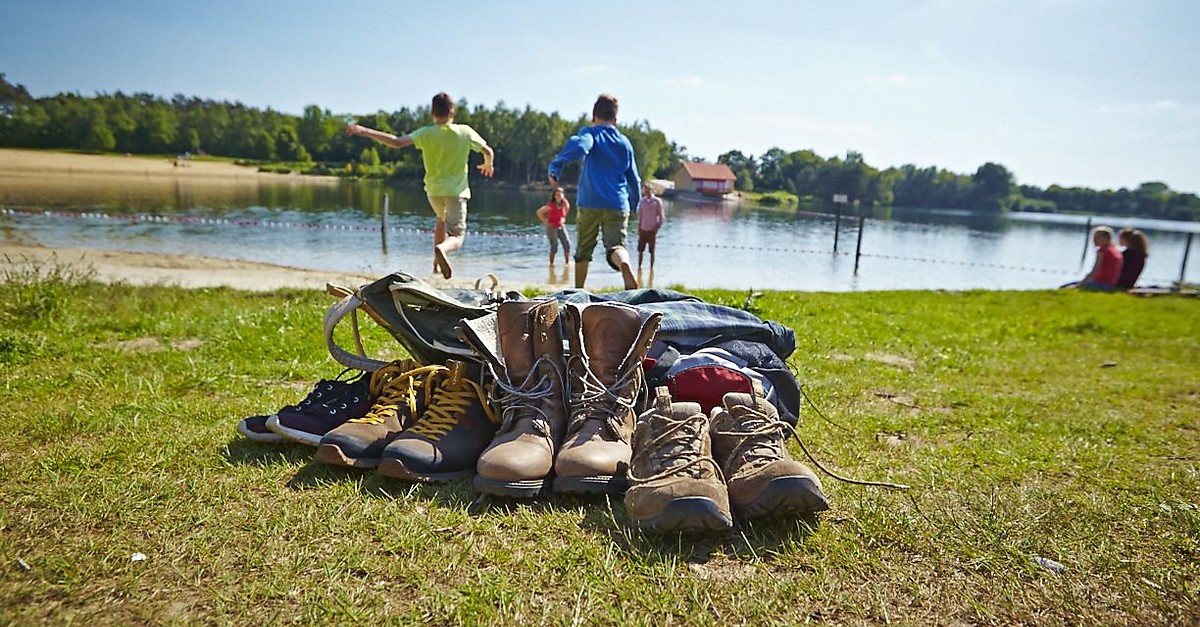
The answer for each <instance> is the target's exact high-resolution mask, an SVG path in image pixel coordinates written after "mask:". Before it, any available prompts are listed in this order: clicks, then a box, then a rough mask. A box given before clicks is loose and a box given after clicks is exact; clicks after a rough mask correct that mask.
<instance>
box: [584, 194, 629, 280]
mask: <svg viewBox="0 0 1200 627" xmlns="http://www.w3.org/2000/svg"><path fill="white" fill-rule="evenodd" d="M628 222H629V211H617V210H616V209H586V208H583V207H580V209H579V211H578V213H577V214H576V223H575V240H576V241H575V261H576V262H579V261H590V260H591V259H592V253H593V252H595V250H596V241H597V239H599V238H600V237H601V236H602V237H603V242H604V260H605V261H607V262H608V265H610V266H611V265H612V259H610V257H611V255H610V254H609V253H611V252H612V250H613V249H614V248H617V247H618V246H619V247H621V248H625V235H626V233H625V230H626V224H627V223H628Z"/></svg>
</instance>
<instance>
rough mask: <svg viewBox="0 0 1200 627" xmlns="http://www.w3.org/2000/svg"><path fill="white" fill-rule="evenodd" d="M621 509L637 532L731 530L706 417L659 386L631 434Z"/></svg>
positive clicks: (727, 502) (731, 524) (727, 504)
mask: <svg viewBox="0 0 1200 627" xmlns="http://www.w3.org/2000/svg"><path fill="white" fill-rule="evenodd" d="M625 510H626V511H627V512H629V518H630V519H632V520H633V524H634V525H636V526H637V527H638V528H639V529H645V530H647V531H653V532H655V533H670V532H679V531H724V530H726V529H729V528H730V527H732V526H733V518H732V517H731V516H730V514H729V495H728V493H727V492H726V489H725V481H724V480H723V479H722V477H721V469H720V468H719V467H718V466H717V462H716V461H714V460H713V457H712V442H711V440H710V435H709V426H708V416H705V415H704V411H703V410H702V409H700V404H699V403H682V402H681V403H672V402H671V394H670V392H669V391H668V390H667V388H666V387H665V386H664V387H659V388H657V389H656V390H655V404H654V407H653V408H651V409H650V410H649V411H647V412H646V413H644V414H642V415H641V417H640V418H638V424H637V428H636V429H635V430H634V432H633V460H632V461H631V463H630V468H629V491H628V492H626V493H625Z"/></svg>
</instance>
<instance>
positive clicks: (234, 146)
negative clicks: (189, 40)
mask: <svg viewBox="0 0 1200 627" xmlns="http://www.w3.org/2000/svg"><path fill="white" fill-rule="evenodd" d="M350 121H354V122H358V123H359V124H365V125H367V126H371V127H373V128H378V129H381V130H385V131H389V132H395V133H398V134H399V133H404V132H407V131H410V130H413V129H416V128H418V127H420V126H423V125H426V124H430V123H432V119H431V118H430V115H429V107H428V105H425V106H419V107H416V108H408V107H405V108H402V109H399V110H397V111H392V112H385V111H378V112H376V113H372V114H366V115H348V114H334V113H331V112H330V111H329V110H328V109H322V108H320V107H319V106H316V105H310V106H309V107H307V108H305V110H304V113H303V114H302V115H299V116H297V115H291V114H286V113H281V112H278V111H274V110H271V109H270V108H268V109H266V110H261V109H256V108H252V107H247V106H245V105H243V104H241V103H238V102H232V103H231V102H226V101H216V100H205V99H201V98H196V97H190V98H189V97H186V96H183V95H181V94H177V95H175V96H174V97H172V98H171V99H169V100H168V99H165V98H162V97H159V96H155V95H152V94H146V93H135V94H131V95H126V94H123V93H121V92H117V93H114V94H99V95H96V96H93V97H83V96H81V95H79V94H71V93H63V94H58V95H56V96H50V97H46V98H34V97H32V96H30V94H29V92H28V91H27V90H26V89H25V87H24V86H22V85H19V84H13V83H9V82H8V80H7V79H6V78H5V75H4V74H0V146H3V147H11V148H46V149H60V150H83V151H91V152H98V153H104V152H117V153H132V154H151V155H175V154H182V153H191V154H197V155H202V154H203V155H213V156H219V157H229V158H235V159H241V160H245V161H250V162H255V163H259V164H260V165H262V167H264V168H265V169H274V170H291V171H299V172H304V173H311V174H339V175H348V176H360V177H373V178H387V179H400V180H408V181H417V180H420V177H421V173H422V168H421V160H420V155H419V154H418V153H417V151H415V150H396V149H392V148H387V147H384V146H381V145H378V144H374V143H373V142H370V141H369V140H366V139H362V138H352V137H348V136H346V134H345V133H344V132H343V129H344V128H345V125H346V123H347V122H350ZM455 121H456V122H460V123H464V124H470V125H471V126H473V127H474V128H475V129H476V130H477V131H479V133H480V134H481V135H483V136H484V137H485V138H486V139H487V140H488V143H489V144H491V145H492V147H493V148H494V149H495V151H496V164H495V165H496V179H497V180H498V181H500V182H502V183H507V184H525V183H532V182H540V181H542V180H544V177H545V172H546V165H547V164H548V163H549V162H550V160H551V159H553V157H554V155H555V153H556V152H557V150H558V149H559V148H560V147H561V146H562V144H563V143H564V142H565V141H566V139H567V137H569V136H570V135H571V134H572V133H573V132H574V131H575V130H576V129H578V128H579V127H580V126H584V125H586V124H587V123H588V118H587V117H582V116H581V117H580V118H577V119H566V118H563V117H561V116H559V114H558V113H550V114H547V113H542V112H540V111H535V110H533V109H532V108H530V107H529V106H528V105H526V106H525V108H523V109H514V108H509V107H507V106H505V104H504V103H503V102H501V103H497V104H496V105H495V106H494V107H492V108H490V109H488V108H485V107H483V106H480V105H475V106H473V107H472V106H470V105H469V104H468V103H467V102H466V101H459V102H458V109H457V112H456V115H455ZM621 130H622V132H624V133H625V134H626V135H627V136H628V137H629V139H630V141H631V142H632V143H633V146H634V150H635V152H636V153H637V158H638V169H639V172H640V173H641V174H642V176H643V177H647V176H648V177H654V178H669V177H670V175H671V173H672V172H673V171H674V170H675V168H676V167H678V165H679V164H680V163H681V162H683V161H687V160H693V159H692V158H691V157H689V156H688V154H687V149H686V147H684V146H681V145H679V144H676V143H675V142H673V141H670V140H669V139H668V138H667V137H666V135H664V134H663V132H662V131H659V130H657V129H654V128H653V127H651V126H650V124H649V123H647V122H635V123H633V124H627V125H622V126H621ZM694 160H697V161H699V160H700V159H694ZM717 161H718V162H719V163H724V164H726V165H728V166H729V167H730V169H731V170H733V172H734V174H735V175H736V176H737V184H736V187H737V189H738V190H741V191H745V192H768V193H769V192H787V193H791V194H795V195H797V196H798V197H800V199H801V201H802V202H811V203H814V204H818V205H820V204H825V203H828V202H829V200H830V199H831V198H832V197H833V195H834V194H846V195H848V196H849V197H850V199H851V200H854V201H857V202H859V203H861V204H863V205H866V206H901V207H931V208H946V209H965V210H970V211H978V212H988V213H994V212H1002V211H1038V212H1047V213H1083V214H1118V215H1127V216H1142V217H1147V218H1166V219H1173V220H1200V197H1197V196H1196V194H1194V193H1178V192H1175V191H1172V190H1171V189H1170V188H1168V187H1167V185H1166V184H1164V183H1159V182H1147V183H1143V184H1141V185H1139V186H1138V187H1137V189H1132V190H1131V189H1125V188H1122V189H1118V190H1094V189H1089V188H1083V187H1070V188H1064V187H1060V186H1058V185H1051V186H1050V187H1048V188H1045V189H1042V188H1040V187H1036V186H1032V185H1017V184H1016V182H1015V178H1014V176H1013V174H1012V173H1011V172H1009V171H1008V169H1007V168H1005V167H1004V166H1003V165H1000V164H997V163H985V164H983V165H982V166H980V167H979V169H977V170H976V171H975V172H974V173H972V174H959V173H955V172H950V171H948V170H945V169H939V168H937V167H918V166H916V165H905V166H902V167H899V168H888V169H886V170H879V169H877V168H873V167H871V166H870V165H868V164H867V163H866V162H865V161H864V159H863V157H862V155H861V154H859V153H857V152H850V153H848V154H847V155H846V156H845V157H844V158H842V157H837V156H835V157H829V158H826V157H822V156H820V155H817V154H816V153H814V152H813V151H811V150H797V151H794V152H786V151H784V150H783V149H781V148H772V149H770V150H768V151H766V152H765V153H763V154H762V155H759V156H757V157H756V156H754V155H747V154H744V153H742V152H741V151H737V150H732V151H729V152H726V153H724V154H722V155H720V156H719V157H718V158H717ZM565 174H566V175H567V176H568V177H569V176H570V175H571V174H572V173H571V171H568V172H567V173H565ZM568 180H569V179H568Z"/></svg>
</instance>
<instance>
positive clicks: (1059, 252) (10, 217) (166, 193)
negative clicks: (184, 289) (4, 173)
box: [0, 176, 1200, 291]
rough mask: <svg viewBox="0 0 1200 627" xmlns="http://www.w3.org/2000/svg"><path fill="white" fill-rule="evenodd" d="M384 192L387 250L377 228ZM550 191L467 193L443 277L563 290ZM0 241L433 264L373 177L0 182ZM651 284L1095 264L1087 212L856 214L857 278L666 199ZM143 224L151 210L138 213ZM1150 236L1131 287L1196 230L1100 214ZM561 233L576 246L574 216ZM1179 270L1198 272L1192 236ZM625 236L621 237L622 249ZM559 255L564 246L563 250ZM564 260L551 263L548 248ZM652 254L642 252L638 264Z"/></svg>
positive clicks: (731, 216)
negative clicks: (460, 239)
mask: <svg viewBox="0 0 1200 627" xmlns="http://www.w3.org/2000/svg"><path fill="white" fill-rule="evenodd" d="M385 193H386V194H387V195H388V197H389V208H390V211H389V221H388V227H389V229H388V232H387V253H386V254H385V253H384V251H383V250H382V241H381V240H382V239H383V238H382V235H381V233H380V231H379V227H380V214H381V207H382V204H383V197H384V194H385ZM545 197H546V195H545V194H543V193H540V192H538V193H528V192H518V191H508V190H476V193H475V198H474V199H472V201H471V204H470V219H469V224H468V239H467V244H466V246H465V247H464V249H463V250H462V251H460V253H459V254H458V255H457V257H454V258H453V260H454V264H455V276H456V277H457V278H472V277H476V276H480V275H482V274H484V273H487V272H494V273H496V274H497V275H499V276H500V278H501V279H504V280H506V281H515V282H537V283H551V284H555V285H565V284H567V283H569V278H568V277H567V275H566V274H565V273H564V268H563V267H562V264H561V261H560V262H559V265H558V266H557V267H556V268H555V269H554V271H553V272H551V270H550V268H549V267H548V264H547V256H548V254H547V253H548V245H547V242H546V240H545V236H544V234H543V232H542V228H541V226H540V225H539V224H538V223H537V220H536V219H535V217H534V211H535V210H536V209H537V207H538V206H540V205H541V204H542V203H543V202H544V200H545ZM0 206H2V207H3V208H5V209H6V210H7V211H6V213H5V214H3V215H0V228H2V229H3V234H4V237H6V238H8V239H12V240H17V241H22V242H26V243H41V244H46V245H50V246H70V247H83V248H96V249H111V250H128V251H140V252H169V253H183V254H192V255H204V256H210V257H223V258H230V259H241V260H249V261H263V262H269V263H275V264H282V265H288V266H296V267H302V268H312V269H322V270H339V271H354V272H361V273H365V274H369V275H382V274H386V273H387V272H390V271H393V270H397V269H403V270H407V271H409V272H413V273H416V274H418V275H419V274H421V273H425V272H430V273H431V270H432V261H431V251H430V247H431V242H432V236H431V235H430V234H429V233H428V229H430V228H432V226H433V217H432V213H431V212H430V210H429V207H428V205H427V204H426V202H425V198H424V195H423V194H422V193H421V192H419V191H416V190H397V189H389V188H385V187H383V186H380V185H378V184H372V183H350V182H335V183H329V184H320V185H313V184H309V183H287V182H285V183H261V182H258V181H256V180H247V181H243V182H239V183H234V184H230V183H215V182H203V181H192V180H151V179H147V180H139V179H121V180H119V181H115V182H107V183H100V182H97V181H96V180H95V179H86V180H83V179H82V177H81V178H72V177H67V176H63V177H58V178H55V179H47V178H43V179H36V180H34V179H28V178H25V179H4V178H0ZM666 211H667V224H666V226H665V227H664V228H663V230H662V231H661V232H660V234H659V240H658V258H657V261H656V264H655V271H654V273H653V274H652V275H651V274H649V273H648V272H647V273H646V274H644V275H643V277H642V278H643V281H644V282H648V283H649V284H652V285H655V286H660V287H666V286H685V287H687V288H700V287H723V288H733V289H746V288H754V289H791V290H809V291H848V290H880V289H949V290H961V289H972V288H982V289H1045V288H1052V287H1055V286H1058V285H1060V284H1062V283H1064V282H1066V281H1069V280H1073V279H1077V278H1079V277H1080V276H1082V275H1083V274H1084V272H1085V266H1090V264H1091V263H1092V254H1091V246H1090V245H1089V246H1087V247H1086V250H1087V254H1086V259H1084V260H1083V261H1082V262H1081V255H1082V254H1083V253H1084V251H1085V242H1086V220H1087V218H1084V217H1077V216H1048V215H1031V214H1017V215H1013V216H1005V217H999V218H978V217H972V216H970V215H967V214H964V213H957V212H947V211H930V210H903V209H894V210H891V211H890V212H888V213H887V214H885V215H881V216H879V217H872V218H869V219H868V220H867V221H866V225H865V228H864V229H863V233H862V257H861V259H860V260H859V269H858V273H857V275H855V273H854V264H855V258H854V251H855V245H856V240H857V237H858V235H859V234H858V228H857V222H856V220H854V219H852V218H847V219H845V220H844V221H843V222H842V228H841V232H840V236H839V247H838V249H839V254H836V255H835V254H833V252H832V251H833V241H834V229H835V221H834V219H833V217H832V216H814V215H809V214H804V213H801V214H798V213H796V212H795V211H785V210H778V209H768V208H762V207H755V206H751V205H748V204H736V203H703V204H697V203H692V202H684V201H671V200H667V201H666ZM150 218H154V219H150ZM1095 223H1096V224H1109V225H1111V226H1113V227H1121V226H1127V225H1131V226H1136V227H1138V228H1140V229H1142V230H1144V231H1146V233H1147V234H1148V235H1149V238H1150V255H1151V256H1150V259H1149V260H1148V262H1147V266H1146V270H1145V273H1144V274H1143V277H1142V281H1141V283H1142V284H1162V285H1165V284H1168V283H1170V282H1171V281H1173V280H1177V279H1178V278H1179V276H1180V265H1181V262H1182V259H1183V253H1184V245H1185V241H1186V239H1187V234H1188V233H1200V224H1195V223H1181V222H1169V221H1161V220H1135V219H1124V218H1097V219H1096V222H1095ZM568 231H569V232H570V233H571V239H572V242H574V241H575V237H574V235H575V233H574V215H573V214H572V216H571V220H570V221H569V225H568ZM1195 240H1196V241H1195V242H1194V243H1193V250H1192V251H1191V255H1190V256H1189V263H1188V268H1187V274H1186V276H1187V278H1188V280H1190V281H1197V280H1200V271H1198V270H1197V266H1198V264H1200V262H1198V261H1197V257H1200V237H1196V238H1195ZM635 241H636V233H635V232H634V231H632V230H631V235H630V245H631V246H632V245H633V243H634V242H635ZM560 255H561V253H560ZM560 259H561V257H560ZM648 264H649V260H648V259H647V267H648ZM619 283H620V280H619V276H618V275H617V273H615V272H612V271H610V270H609V269H608V267H607V265H606V264H604V263H603V261H602V260H601V258H600V253H599V252H598V253H597V257H596V258H595V260H594V261H593V264H592V272H591V273H590V276H589V280H588V286H589V287H614V286H617V285H618V284H619Z"/></svg>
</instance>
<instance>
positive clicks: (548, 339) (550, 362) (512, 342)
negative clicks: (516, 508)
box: [460, 300, 567, 497]
mask: <svg viewBox="0 0 1200 627" xmlns="http://www.w3.org/2000/svg"><path fill="white" fill-rule="evenodd" d="M460 328H461V330H462V334H463V339H465V340H466V342H467V343H468V344H470V345H471V347H472V349H474V350H475V352H476V353H478V354H479V355H480V356H482V357H483V358H484V360H485V361H486V362H487V364H488V367H489V368H491V370H492V374H493V376H494V377H495V380H496V383H495V387H494V388H493V389H492V399H493V401H494V402H495V403H496V404H497V405H498V406H499V407H500V408H501V409H502V410H503V411H502V414H501V423H500V429H499V431H498V432H497V433H496V437H495V438H494V439H493V440H492V443H491V444H490V445H489V446H488V448H487V450H485V451H484V452H483V454H482V455H480V457H479V463H478V464H477V466H476V474H475V480H474V486H475V490H476V491H477V492H480V493H483V494H494V495H497V496H512V497H533V496H537V495H538V494H539V493H540V492H542V490H543V489H545V488H546V487H547V484H548V479H547V477H548V476H549V475H550V471H551V470H553V469H554V453H555V452H556V451H557V450H558V447H559V445H560V444H562V439H563V433H564V431H565V430H566V423H567V419H566V403H565V395H566V364H565V362H564V360H563V345H562V333H561V332H560V331H559V326H558V302H557V301H554V300H541V301H520V302H514V301H509V302H503V303H500V306H499V308H498V309H497V311H496V315H494V316H485V317H483V318H477V319H475V320H470V321H467V322H466V323H465V324H464V325H463V326H461V327H460Z"/></svg>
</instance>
